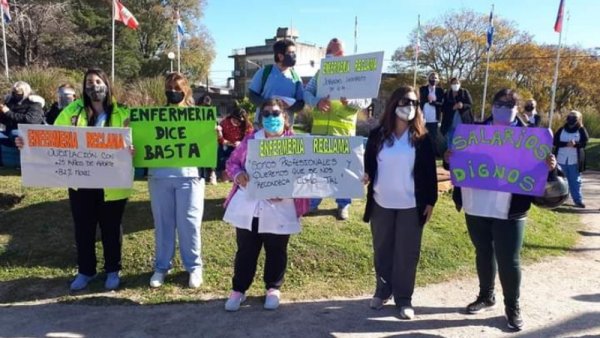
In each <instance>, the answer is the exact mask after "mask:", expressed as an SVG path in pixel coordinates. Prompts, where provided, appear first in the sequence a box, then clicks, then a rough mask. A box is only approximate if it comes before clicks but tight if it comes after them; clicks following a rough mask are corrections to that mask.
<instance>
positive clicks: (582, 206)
mask: <svg viewBox="0 0 600 338" xmlns="http://www.w3.org/2000/svg"><path fill="white" fill-rule="evenodd" d="M575 206H576V207H578V208H581V209H585V204H583V202H579V203H575Z"/></svg>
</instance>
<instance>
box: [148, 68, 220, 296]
mask: <svg viewBox="0 0 600 338" xmlns="http://www.w3.org/2000/svg"><path fill="white" fill-rule="evenodd" d="M165 96H166V99H167V104H168V105H172V106H179V107H187V106H193V105H194V98H193V96H192V89H191V87H190V85H189V83H188V80H187V79H186V78H185V77H184V76H183V75H182V74H181V73H177V72H174V73H169V75H168V76H167V78H166V79H165ZM215 137H216V134H215ZM148 177H149V178H148V190H149V191H150V204H151V207H152V216H153V217H154V236H155V245H156V257H155V264H154V274H153V275H152V277H151V278H150V286H151V287H153V288H157V287H160V286H162V285H163V283H164V279H165V276H166V275H167V273H168V272H169V270H170V269H171V267H172V261H173V256H174V255H175V234H176V233H177V238H178V240H179V253H180V255H181V261H182V263H183V266H184V267H185V270H186V271H187V272H188V273H189V280H188V285H189V287H190V288H198V287H200V285H201V284H202V281H203V280H202V268H203V266H202V256H201V253H200V249H201V243H200V242H201V239H200V225H201V223H202V214H203V212H204V188H205V186H204V179H203V178H202V177H201V176H200V170H199V169H198V168H196V167H183V168H175V167H173V168H150V169H149V170H148Z"/></svg>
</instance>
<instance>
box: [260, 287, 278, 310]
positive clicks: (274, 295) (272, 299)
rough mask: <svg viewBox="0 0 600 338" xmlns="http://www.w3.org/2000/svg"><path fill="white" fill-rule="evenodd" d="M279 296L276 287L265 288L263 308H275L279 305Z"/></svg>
mask: <svg viewBox="0 0 600 338" xmlns="http://www.w3.org/2000/svg"><path fill="white" fill-rule="evenodd" d="M280 298H281V292H279V290H277V289H269V290H267V294H266V296H265V306H264V308H265V310H275V309H277V308H278V307H279V299H280Z"/></svg>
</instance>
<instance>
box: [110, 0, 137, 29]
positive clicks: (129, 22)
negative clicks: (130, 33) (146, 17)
mask: <svg viewBox="0 0 600 338" xmlns="http://www.w3.org/2000/svg"><path fill="white" fill-rule="evenodd" d="M113 2H114V9H115V12H114V13H113V19H114V20H117V21H121V22H122V23H124V24H125V25H126V26H127V27H129V28H131V29H137V28H138V26H139V23H138V21H137V20H136V19H135V17H134V16H133V14H131V12H130V11H129V10H128V9H127V8H126V7H125V6H123V4H122V3H121V2H120V1H119V0H113Z"/></svg>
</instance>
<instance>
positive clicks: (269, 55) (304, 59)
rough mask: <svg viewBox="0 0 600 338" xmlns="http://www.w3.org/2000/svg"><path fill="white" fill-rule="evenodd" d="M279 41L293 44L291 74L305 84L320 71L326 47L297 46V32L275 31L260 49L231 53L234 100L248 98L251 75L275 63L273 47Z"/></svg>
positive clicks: (283, 28)
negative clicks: (294, 51)
mask: <svg viewBox="0 0 600 338" xmlns="http://www.w3.org/2000/svg"><path fill="white" fill-rule="evenodd" d="M282 39H290V40H293V41H294V43H296V66H295V67H294V70H295V71H296V73H298V75H299V76H300V77H301V78H302V80H303V81H304V83H306V82H307V81H308V80H310V78H311V77H313V76H314V75H315V73H316V72H317V70H318V69H319V68H320V65H321V59H323V58H324V57H325V47H318V46H317V45H316V44H311V43H305V42H299V41H298V31H297V30H296V29H290V28H287V27H279V28H277V32H276V34H275V37H274V38H271V39H265V44H264V45H260V46H252V47H244V48H239V49H234V50H233V53H232V55H230V56H229V57H230V58H232V59H233V62H234V70H233V72H232V75H231V76H232V78H233V80H234V96H236V97H237V98H243V97H244V96H247V95H248V86H249V85H250V81H251V80H252V77H253V76H254V74H255V73H256V72H257V71H258V69H259V68H260V67H262V66H265V65H269V64H273V63H275V60H274V59H273V44H274V43H275V42H276V41H278V40H282Z"/></svg>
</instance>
